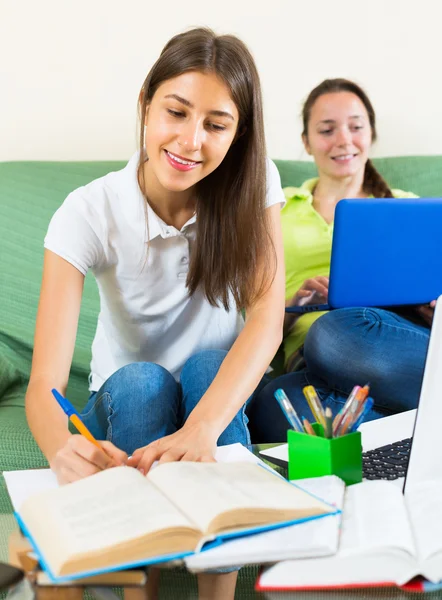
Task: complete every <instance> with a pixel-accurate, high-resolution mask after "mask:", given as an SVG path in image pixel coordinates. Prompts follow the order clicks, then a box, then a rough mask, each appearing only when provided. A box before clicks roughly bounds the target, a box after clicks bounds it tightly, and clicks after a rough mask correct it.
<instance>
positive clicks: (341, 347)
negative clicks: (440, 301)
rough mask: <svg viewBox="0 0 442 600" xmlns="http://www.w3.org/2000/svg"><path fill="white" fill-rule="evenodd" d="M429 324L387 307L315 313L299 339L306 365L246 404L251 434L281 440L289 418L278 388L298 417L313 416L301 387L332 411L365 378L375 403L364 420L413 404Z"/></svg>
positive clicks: (417, 389)
mask: <svg viewBox="0 0 442 600" xmlns="http://www.w3.org/2000/svg"><path fill="white" fill-rule="evenodd" d="M429 337H430V329H429V327H428V326H425V325H423V324H422V325H420V324H416V323H414V322H411V321H409V320H408V319H406V318H404V317H402V316H400V315H398V314H396V313H394V312H391V311H387V310H383V309H378V308H343V309H339V310H333V311H330V312H329V313H327V314H325V315H323V316H322V317H320V318H319V319H318V320H317V321H315V322H314V323H313V325H312V326H311V328H310V330H309V332H308V334H307V338H306V340H305V345H304V358H305V362H306V368H305V369H303V370H302V371H298V372H295V373H288V374H286V375H282V376H281V377H278V378H276V379H274V380H273V381H272V382H271V383H269V384H268V385H266V386H265V387H264V388H263V389H262V390H261V392H260V393H258V394H257V395H256V396H255V397H254V399H253V401H252V403H251V406H250V407H249V417H250V423H249V427H250V431H251V433H252V435H253V437H254V438H255V439H259V440H260V441H261V442H262V443H264V442H281V441H285V440H286V438H287V428H288V423H287V421H286V419H285V417H284V415H283V413H282V412H281V409H280V408H279V405H278V403H277V402H276V400H275V398H274V396H273V394H274V392H275V390H276V389H278V388H282V389H284V390H285V392H286V394H287V395H288V397H289V398H290V400H291V402H292V404H293V406H294V407H295V410H296V411H297V413H298V415H299V416H300V417H302V416H304V417H306V418H307V419H309V420H312V419H313V416H312V413H311V411H310V409H309V406H308V404H307V402H306V400H305V398H304V395H303V393H302V388H303V387H304V386H306V385H313V386H314V387H315V388H316V390H317V392H318V396H319V397H320V399H321V401H322V403H323V405H324V407H327V406H330V407H331V409H332V412H333V415H335V414H336V413H337V412H338V411H339V409H340V408H341V407H342V405H343V403H344V402H345V400H346V398H347V396H348V394H349V393H350V391H351V389H352V388H353V387H354V386H355V385H361V386H362V385H364V384H366V383H369V384H370V396H372V398H373V400H374V406H373V409H372V410H371V412H370V413H369V415H367V418H366V420H367V421H369V420H372V419H377V418H379V417H382V416H385V415H389V414H393V413H397V412H401V411H404V410H409V409H412V408H416V406H417V403H418V400H419V394H420V389H421V385H422V378H423V373H424V366H425V358H426V354H427V349H428V342H429Z"/></svg>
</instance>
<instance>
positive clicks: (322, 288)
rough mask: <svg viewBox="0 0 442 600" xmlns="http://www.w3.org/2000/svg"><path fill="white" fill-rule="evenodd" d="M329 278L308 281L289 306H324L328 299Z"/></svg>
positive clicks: (313, 278) (316, 278)
mask: <svg viewBox="0 0 442 600" xmlns="http://www.w3.org/2000/svg"><path fill="white" fill-rule="evenodd" d="M328 282H329V278H328V277H322V276H319V275H318V277H312V278H311V279H306V280H305V281H304V283H303V284H302V285H301V287H300V288H299V290H298V291H297V292H296V294H295V295H294V296H293V298H292V300H291V302H290V304H289V306H303V305H306V304H311V303H312V302H314V303H315V304H322V303H326V302H327V298H328Z"/></svg>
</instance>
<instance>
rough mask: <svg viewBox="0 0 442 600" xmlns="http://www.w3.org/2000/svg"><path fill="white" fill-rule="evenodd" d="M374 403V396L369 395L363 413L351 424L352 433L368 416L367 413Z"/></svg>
mask: <svg viewBox="0 0 442 600" xmlns="http://www.w3.org/2000/svg"><path fill="white" fill-rule="evenodd" d="M373 404H374V400H373V398H371V397H370V396H369V397H368V398H367V400H366V401H365V404H364V408H363V410H362V412H361V414H360V415H359V417H358V418H357V419H356V421H355V422H354V423H353V425H352V426H351V429H350V432H351V433H353V432H354V431H356V430H357V428H358V427H359V425H360V424H361V423H362V422H363V420H364V419H365V417H366V416H367V414H368V413H369V412H370V411H371V409H372V408H373Z"/></svg>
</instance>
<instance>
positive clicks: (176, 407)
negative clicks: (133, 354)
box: [82, 350, 250, 454]
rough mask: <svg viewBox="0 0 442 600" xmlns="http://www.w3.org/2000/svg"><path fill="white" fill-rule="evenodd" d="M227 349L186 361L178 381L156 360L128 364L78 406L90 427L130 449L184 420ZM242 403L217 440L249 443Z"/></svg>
mask: <svg viewBox="0 0 442 600" xmlns="http://www.w3.org/2000/svg"><path fill="white" fill-rule="evenodd" d="M226 354H227V352H225V351H224V350H205V351H202V352H199V353H197V354H195V355H194V356H191V357H190V358H189V359H188V361H187V362H186V363H185V365H184V367H183V369H182V372H181V377H180V381H179V383H178V382H176V381H175V379H174V378H173V377H172V375H171V374H170V373H169V371H167V370H166V369H164V368H163V367H161V366H160V365H157V364H154V363H147V362H138V363H132V364H129V365H126V366H125V367H122V368H121V369H119V370H118V371H116V372H115V373H114V374H113V375H111V376H110V377H109V379H108V380H107V381H105V383H104V384H103V385H102V386H101V388H100V389H99V390H98V392H92V394H91V396H90V398H89V401H88V403H87V405H86V407H85V409H84V410H83V412H82V419H83V421H84V423H85V425H86V426H87V427H88V428H89V429H90V431H91V433H92V434H93V435H94V436H95V437H96V438H97V439H100V440H109V441H111V442H112V443H113V444H115V446H117V447H118V448H120V449H121V450H124V451H125V452H127V453H128V454H132V453H133V452H134V450H136V449H137V448H141V447H142V446H145V445H147V444H149V443H150V442H153V441H154V440H157V439H159V438H162V437H164V436H166V435H170V434H171V433H174V432H175V431H177V430H178V429H180V428H181V427H182V426H183V424H184V423H185V422H186V419H187V417H188V416H189V414H190V413H191V412H192V410H193V409H194V408H195V406H196V405H197V404H198V402H199V401H200V399H201V397H202V396H203V395H204V393H205V392H206V390H207V389H208V387H209V386H210V384H211V383H212V381H213V379H214V378H215V375H216V374H217V372H218V369H219V367H220V365H221V363H222V362H223V360H224V358H225V356H226ZM247 422H248V419H247V417H246V415H245V405H244V406H243V407H242V408H241V409H240V410H239V411H238V413H237V414H236V416H235V417H234V419H233V420H232V421H231V423H230V424H229V425H228V426H227V427H226V429H225V430H224V432H223V433H222V434H221V435H220V437H219V439H218V445H219V446H223V445H226V444H233V443H235V442H240V443H241V444H244V445H247V444H250V435H249V431H248V428H247Z"/></svg>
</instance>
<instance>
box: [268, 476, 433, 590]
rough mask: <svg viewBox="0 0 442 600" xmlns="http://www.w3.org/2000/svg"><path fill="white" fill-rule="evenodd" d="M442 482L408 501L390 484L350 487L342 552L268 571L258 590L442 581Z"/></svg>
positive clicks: (427, 486) (419, 488) (282, 564)
mask: <svg viewBox="0 0 442 600" xmlns="http://www.w3.org/2000/svg"><path fill="white" fill-rule="evenodd" d="M441 497H442V482H437V481H432V482H428V483H422V484H419V486H417V487H416V488H415V489H412V490H410V491H409V492H407V495H406V496H405V497H404V496H403V495H402V493H401V491H400V489H398V488H397V487H396V486H395V485H393V484H391V483H389V482H387V481H364V482H362V483H360V484H356V485H353V486H350V487H348V488H347V491H346V497H345V502H344V512H343V519H342V533H341V540H340V545H339V551H338V553H337V554H336V555H334V556H331V557H328V558H317V559H307V560H299V561H292V560H290V561H284V562H280V563H277V564H275V565H274V566H272V567H270V568H269V569H267V570H266V571H264V572H263V573H262V574H261V576H260V577H259V579H258V582H257V586H256V589H257V590H259V591H265V592H266V594H267V595H269V597H272V594H271V593H270V594H269V592H272V591H275V592H278V593H277V594H275V598H276V597H277V598H280V597H281V596H280V592H281V591H282V590H285V591H288V590H295V589H321V588H332V587H345V586H357V587H366V586H374V585H378V586H381V585H399V586H402V585H404V584H405V583H406V582H408V581H410V580H411V579H413V578H414V577H415V576H417V575H422V576H424V577H425V578H426V579H428V580H430V581H431V582H433V583H435V582H438V581H440V580H442V502H441Z"/></svg>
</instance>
